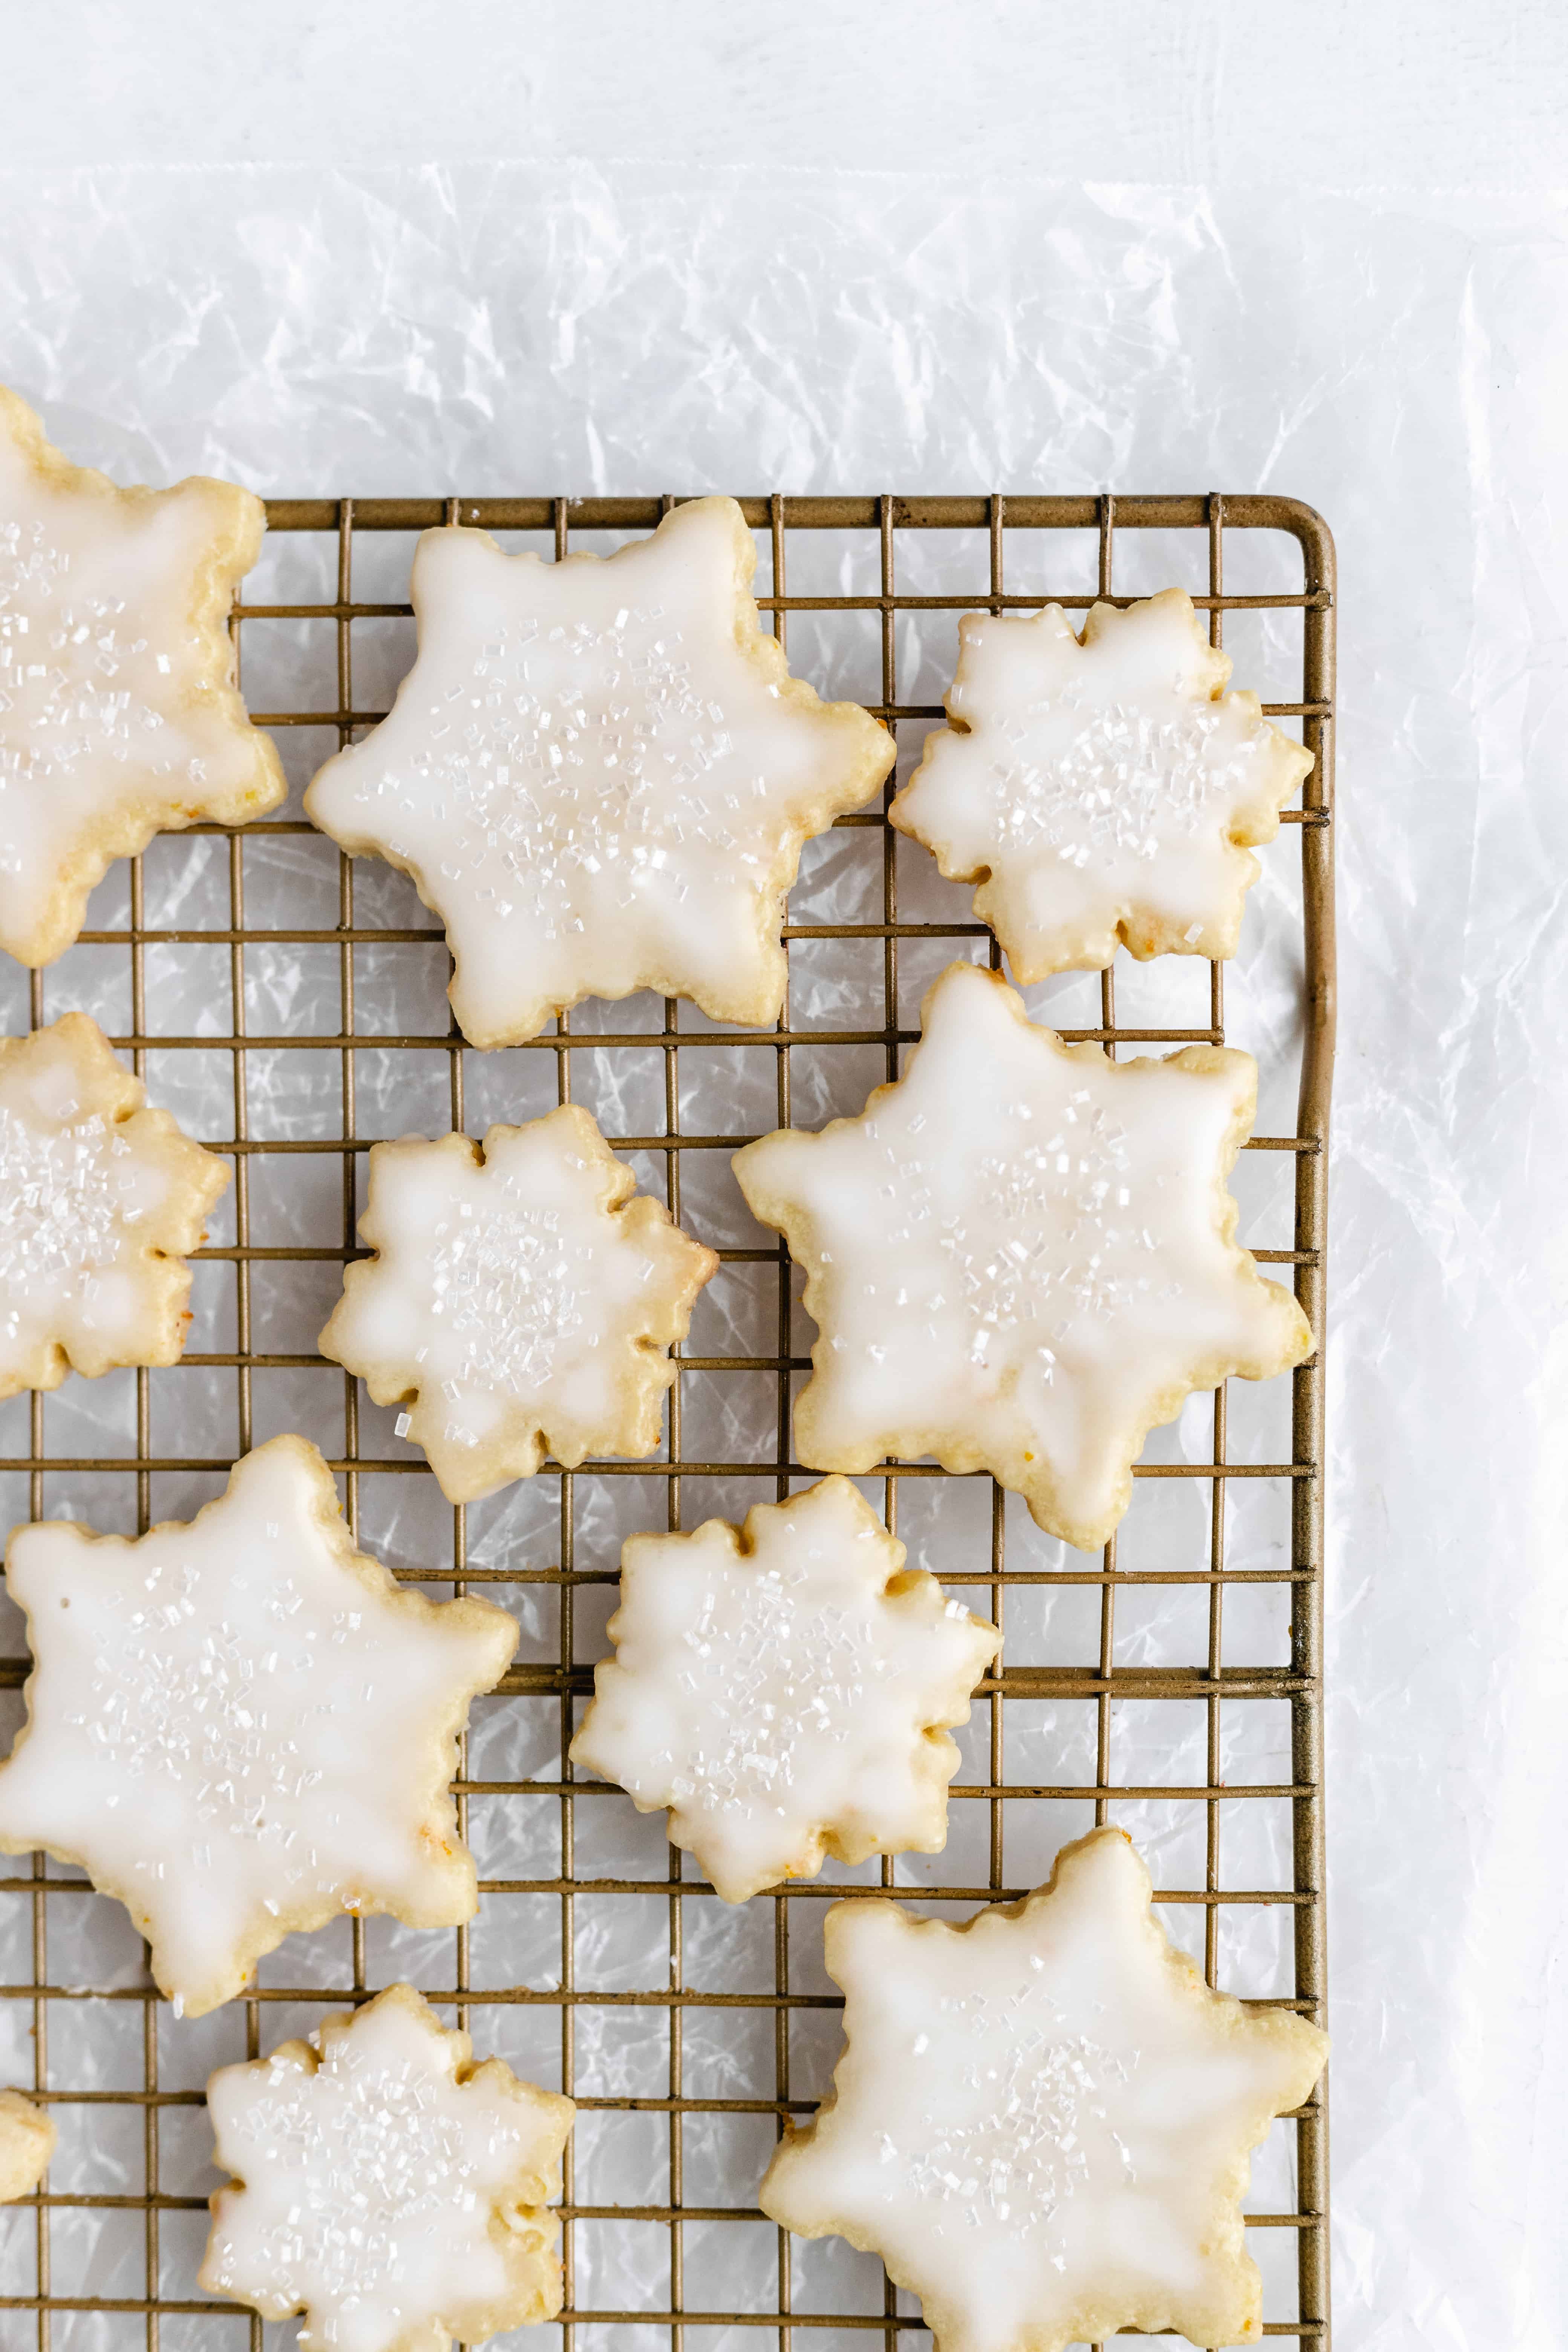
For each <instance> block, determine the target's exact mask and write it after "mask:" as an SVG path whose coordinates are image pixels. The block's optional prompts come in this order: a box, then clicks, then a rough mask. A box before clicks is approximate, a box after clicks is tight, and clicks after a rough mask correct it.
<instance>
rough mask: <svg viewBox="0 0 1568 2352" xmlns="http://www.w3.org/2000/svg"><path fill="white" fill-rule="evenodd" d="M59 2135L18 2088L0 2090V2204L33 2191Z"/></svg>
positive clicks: (43, 2114)
mask: <svg viewBox="0 0 1568 2352" xmlns="http://www.w3.org/2000/svg"><path fill="white" fill-rule="evenodd" d="M57 2138H58V2133H57V2131H56V2130H55V2126H54V2122H53V2119H52V2117H50V2116H47V2115H46V2114H45V2113H44V2110H43V2109H42V2107H36V2106H35V2105H33V2102H32V2100H31V2099H28V2098H25V2097H24V2096H23V2095H22V2093H21V2092H20V2091H0V2205H14V2204H15V2203H16V2200H17V2198H18V2197H30V2196H31V2195H32V2193H33V2191H34V2189H36V2188H37V2185H38V2183H39V2181H40V2180H41V2179H43V2177H44V2175H45V2173H46V2172H47V2169H48V2164H49V2158H50V2157H52V2156H53V2154H54V2152H55V2142H56V2140H57Z"/></svg>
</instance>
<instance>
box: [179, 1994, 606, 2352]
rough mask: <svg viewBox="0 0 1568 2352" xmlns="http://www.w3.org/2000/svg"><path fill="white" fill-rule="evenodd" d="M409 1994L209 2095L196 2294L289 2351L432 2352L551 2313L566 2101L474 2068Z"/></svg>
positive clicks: (219, 2082)
mask: <svg viewBox="0 0 1568 2352" xmlns="http://www.w3.org/2000/svg"><path fill="white" fill-rule="evenodd" d="M472 2060H473V2048H472V2044H471V2043H470V2042H469V2040H468V2035H467V2034H466V2033H457V2032H448V2031H447V2029H446V2028H445V2027H444V2026H443V2025H442V2024H441V2023H440V2021H439V2020H438V2019H437V2016H436V2013H435V2011H433V2010H432V2009H431V2008H430V2006H429V2004H428V2003H427V2002H426V2001H425V2000H421V1998H420V1996H419V1995H418V1994H417V1993H416V1992H415V1991H414V1990H412V1989H411V1988H410V1987H409V1986H407V1985H394V1986H393V1987H392V1988H391V1990H390V1991H387V1992H384V1993H382V1994H381V1995H380V1996H379V1998H378V1999H376V2000H373V2001H370V2002H369V2003H367V2005H366V2006H365V2007H364V2008H363V2009H360V2010H356V2011H353V2014H352V2015H348V2016H343V2015H340V2016H336V2017H329V2018H327V2019H325V2020H324V2021H323V2022H322V2024H321V2027H320V2029H319V2031H318V2032H315V2033H314V2034H312V2035H311V2037H310V2041H309V2042H282V2043H280V2044H279V2047H278V2048H277V2049H276V2050H274V2051H273V2053H272V2054H271V2056H270V2057H269V2058H263V2059H255V2060H252V2061H251V2063H249V2064H248V2065H243V2066H225V2067H222V2068H220V2069H219V2071H218V2072H217V2074H214V2075H213V2076H212V2077H211V2079H210V2080H209V2082H208V2084H207V2112H208V2114H209V2115H210V2116H211V2117H212V2123H213V2129H214V2131H215V2132H216V2135H217V2149H216V2158H217V2162H218V2163H219V2164H220V2165H221V2166H222V2167H223V2168H224V2170H225V2171H226V2172H230V2173H233V2174H235V2175H236V2176H237V2179H236V2180H235V2181H234V2183H233V2184H232V2185H231V2186H230V2187H228V2188H226V2189H219V2190H218V2192H217V2194H216V2196H215V2197H214V2199H213V2200H212V2207H213V2225H212V2232H211V2235H210V2236H209V2238H208V2240H207V2250H206V2256H205V2261H204V2262H203V2264H202V2270H201V2284H202V2285H203V2286H204V2287H205V2289H206V2290H207V2292H208V2293H209V2294H226V2295H232V2296H233V2298H234V2299H235V2301H236V2302H237V2303H247V2304H249V2305H250V2306H251V2308H252V2309H253V2310H255V2311H258V2312H260V2314H261V2315H262V2317H263V2318H264V2319H288V2318H289V2317H290V2316H291V2315H293V2314H294V2313H295V2312H303V2313H304V2315H305V2321H304V2325H303V2326H302V2327H301V2328H300V2352H447V2346H448V2345H449V2344H450V2343H451V2340H452V2338H453V2337H454V2336H461V2337H462V2338H463V2340H464V2342H465V2343H468V2344H475V2343H479V2342H481V2341H482V2340H483V2338H484V2337H486V2336H493V2335H495V2334H496V2332H497V2330H498V2329H500V2328H503V2327H524V2326H531V2324H533V2323H534V2322H536V2321H539V2320H544V2319H553V2318H554V2316H555V2315H556V2313H557V2312H558V2311H559V2310H560V2308H561V2262H560V2257H559V2255H558V2254H557V2252H556V2251H555V2249H556V2242H557V2240H558V2239H559V2237H560V2234H561V2224H560V2222H559V2221H558V2220H557V2218H556V2216H555V2215H554V2214H553V2213H552V2211H551V2210H550V2201H551V2200H552V2198H556V2197H559V2196H560V2194H561V2156H562V2150H563V2148H564V2147H565V2145H566V2135H567V2133H568V2132H569V2131H570V2130H571V2128H572V2118H573V2116H574V2113H575V2109H574V2105H573V2103H572V2101H571V2100H570V2099H563V2098H561V2097H559V2096H558V2095H556V2094H555V2093H554V2092H552V2091H542V2090H540V2089H538V2088H537V2087H536V2086H535V2084H532V2083H523V2082H520V2081H519V2080H518V2078H517V2076H516V2075H515V2074H513V2073H512V2071H511V2069H510V2067H509V2066H507V2065H504V2064H503V2063H502V2062H501V2060H500V2059H499V2058H487V2059H486V2060H485V2062H484V2063H483V2064H482V2065H479V2066H476V2065H475V2064H474V2063H472Z"/></svg>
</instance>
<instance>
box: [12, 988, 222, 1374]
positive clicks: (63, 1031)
mask: <svg viewBox="0 0 1568 2352" xmlns="http://www.w3.org/2000/svg"><path fill="white" fill-rule="evenodd" d="M146 1102H147V1093H146V1089H145V1087H143V1086H142V1081H141V1079H140V1078H133V1077H132V1076H131V1074H130V1072H129V1071H127V1070H123V1069H121V1066H120V1064H119V1063H118V1062H117V1061H116V1060H115V1058H114V1055H113V1054H112V1053H111V1052H110V1046H109V1041H108V1039H107V1038H106V1037H105V1036H104V1034H103V1033H102V1031H101V1030H100V1028H99V1027H98V1026H97V1024H95V1023H94V1022H91V1021H89V1019H88V1018H87V1015H86V1014H85V1013H66V1014H65V1015H64V1017H63V1018H62V1019H61V1020H58V1021H57V1022H56V1023H55V1024H54V1025H53V1027H52V1028H49V1029H39V1030H37V1031H35V1033H34V1034H32V1035H31V1036H29V1037H6V1038H0V1397H7V1396H15V1395H16V1391H17V1390H18V1389H52V1388H58V1386H59V1383H60V1382H61V1381H63V1380H64V1378H65V1376H66V1374H67V1372H68V1371H73V1370H74V1371H78V1372H85V1373H87V1374H89V1376H92V1375H96V1374H98V1373H100V1372H106V1371H108V1370H110V1366H111V1365H115V1364H174V1363H177V1362H178V1361H179V1357H180V1350H181V1349H182V1348H183V1347H184V1339H185V1330H186V1328H187V1326H188V1324H189V1322H190V1317H189V1315H188V1313H187V1312H186V1302H187V1301H188V1299H189V1297H190V1295H191V1270H190V1267H189V1266H188V1265H186V1264H185V1263H184V1253H185V1251H187V1250H193V1249H195V1246H196V1244H197V1243H198V1242H199V1241H200V1240H201V1238H202V1232H203V1228H204V1227H205V1223H206V1218H207V1213H208V1211H209V1210H210V1209H211V1208H212V1206H213V1203H214V1202H215V1201H216V1199H217V1197H218V1194H219V1193H220V1192H222V1191H223V1188H224V1186H225V1185H226V1183H227V1182H228V1170H227V1168H226V1165H225V1163H224V1161H223V1160H220V1159H218V1158H217V1156H216V1153H213V1152H211V1151H204V1150H203V1149H202V1147H201V1145H200V1144H199V1143H193V1142H191V1141H190V1139H189V1138H188V1137H186V1136H184V1135H182V1133H181V1132H180V1129H178V1127H177V1126H176V1125H175V1124H174V1118H173V1117H172V1116H171V1114H170V1113H169V1112H168V1111H166V1110H149V1109H148V1108H146Z"/></svg>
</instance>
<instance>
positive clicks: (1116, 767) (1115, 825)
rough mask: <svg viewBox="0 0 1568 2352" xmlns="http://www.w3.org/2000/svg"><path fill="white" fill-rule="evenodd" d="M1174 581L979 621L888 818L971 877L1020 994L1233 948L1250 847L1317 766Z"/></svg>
mask: <svg viewBox="0 0 1568 2352" xmlns="http://www.w3.org/2000/svg"><path fill="white" fill-rule="evenodd" d="M1230 667H1231V666H1230V661H1229V659H1228V657H1227V656H1226V655H1225V654H1223V653H1221V652H1219V651H1218V650H1217V649H1216V648H1215V647H1214V646H1210V644H1209V641H1208V635H1207V632H1206V630H1205V627H1204V625H1203V623H1202V621H1201V619H1200V618H1199V616H1198V614H1196V612H1194V608H1193V604H1192V600H1191V598H1190V597H1188V596H1187V595H1186V594H1185V593H1184V591H1183V590H1181V589H1179V588H1168V589H1166V590H1164V591H1163V593H1161V594H1160V595H1158V596H1152V597H1150V598H1148V599H1147V600H1146V601H1145V602H1143V603H1142V604H1132V605H1129V606H1127V607H1126V608H1125V609H1121V608H1118V607H1117V606H1115V605H1111V604H1096V605H1095V606H1094V607H1093V608H1092V610H1091V611H1090V612H1089V616H1088V619H1087V621H1086V622H1085V625H1084V631H1083V635H1082V637H1081V638H1079V637H1078V636H1076V635H1074V633H1073V630H1072V627H1071V625H1070V624H1069V622H1068V619H1067V616H1066V614H1064V613H1063V612H1062V610H1061V607H1060V606H1059V605H1057V604H1050V605H1047V607H1046V609H1045V611H1044V612H1042V613H1039V614H1029V615H1022V614H1001V615H997V614H974V613H971V614H965V616H964V618H963V621H962V622H961V624H960V625H959V657H958V668H957V673H956V675H955V677H954V678H953V682H952V687H951V688H950V689H949V692H948V697H947V710H948V716H949V719H951V720H952V725H951V726H950V727H946V728H938V729H937V730H935V731H934V732H933V733H932V734H931V735H929V736H928V737H927V738H926V742H925V748H924V751H923V753H922V755H921V764H920V766H919V767H918V768H917V769H916V771H915V772H914V774H913V775H912V776H911V777H910V781H909V782H908V783H907V784H906V785H905V786H904V788H903V790H902V791H901V792H900V793H898V795H897V796H896V798H895V799H894V801H893V803H892V806H891V809H890V811H889V816H890V819H891V822H892V823H893V824H895V825H897V826H898V828H899V829H900V832H902V833H906V834H908V835H910V838H911V839H913V840H916V841H919V842H921V843H922V844H923V845H925V847H926V848H928V849H929V850H931V853H932V854H933V856H935V858H936V860H937V863H938V866H940V868H941V870H942V874H943V875H944V876H945V877H946V878H947V879H948V880H949V881H950V882H973V883H977V884H978V885H979V886H980V887H978V888H977V890H976V892H975V895H974V911H975V913H976V914H977V915H978V916H979V917H980V918H981V919H982V920H983V921H984V922H987V923H989V924H990V926H991V928H992V929H993V930H994V932H995V934H996V936H997V938H998V940H1000V941H1001V943H1002V946H1003V947H1004V949H1005V951H1006V955H1007V960H1008V962H1009V964H1010V965H1011V967H1012V970H1013V971H1014V973H1015V974H1016V977H1017V979H1018V980H1019V982H1021V983H1022V984H1024V985H1025V986H1028V985H1031V984H1032V983H1033V982H1036V981H1039V980H1044V979H1046V978H1047V977H1048V975H1049V974H1050V973H1052V972H1056V971H1078V970H1084V969H1089V970H1093V969H1099V968H1102V967H1103V966H1105V965H1107V964H1109V963H1110V961H1111V960H1112V958H1113V957H1114V955H1115V953H1116V950H1117V947H1118V945H1124V946H1126V947H1127V948H1128V949H1129V950H1131V953H1132V954H1133V955H1135V956H1138V957H1145V958H1146V957H1149V956H1156V955H1202V956H1211V957H1225V956H1231V955H1234V954H1235V952H1236V947H1237V937H1238V934H1239V931H1240V927H1241V919H1242V909H1243V905H1244V902H1245V899H1246V895H1247V890H1248V889H1249V888H1250V887H1251V886H1252V884H1253V882H1254V881H1255V880H1256V879H1257V877H1258V870H1259V869H1258V860H1257V859H1256V858H1255V857H1253V856H1250V855H1249V849H1250V846H1251V845H1254V844H1258V843H1262V842H1266V841H1271V840H1272V839H1273V838H1274V836H1275V835H1276V834H1277V833H1278V832H1279V813H1280V811H1281V809H1282V808H1283V807H1284V805H1285V803H1286V802H1287V801H1288V800H1289V798H1290V797H1291V795H1292V793H1294V792H1295V791H1296V790H1297V788H1298V787H1299V785H1300V783H1301V782H1303V780H1304V779H1305V777H1306V776H1308V775H1309V774H1310V772H1311V768H1312V755H1311V753H1310V751H1307V750H1305V749H1304V748H1303V746H1302V745H1300V743H1296V742H1293V741H1292V740H1290V738H1289V736H1287V735H1284V734H1281V733H1280V731H1279V729H1278V728H1276V727H1272V726H1270V725H1269V723H1268V720H1266V719H1264V717H1263V715H1262V712H1261V710H1260V709H1259V707H1258V698H1257V697H1256V695H1253V694H1248V693H1235V694H1226V693H1225V691H1224V688H1225V686H1226V681H1227V679H1228V678H1229V676H1230Z"/></svg>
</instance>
